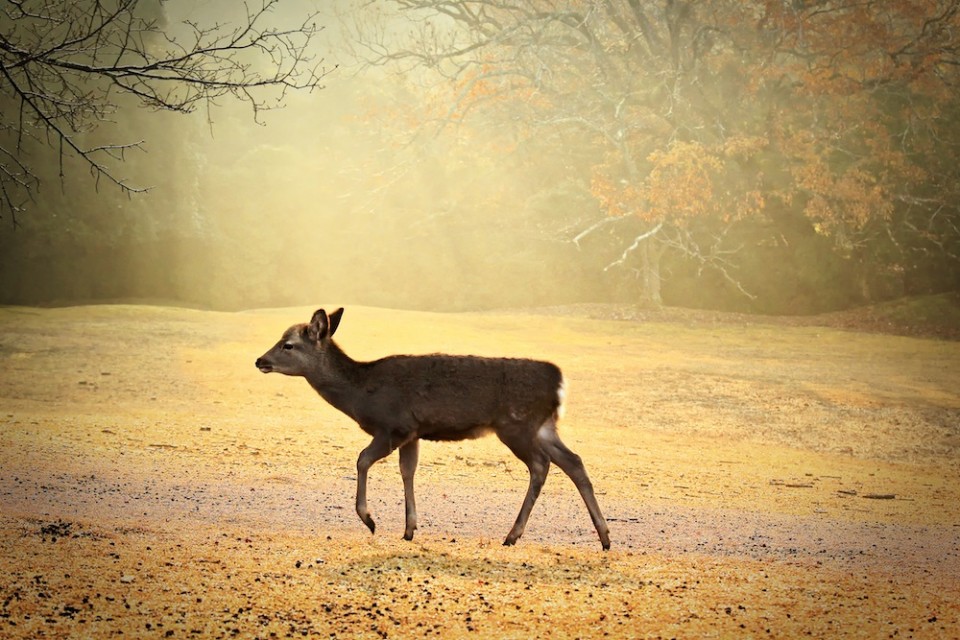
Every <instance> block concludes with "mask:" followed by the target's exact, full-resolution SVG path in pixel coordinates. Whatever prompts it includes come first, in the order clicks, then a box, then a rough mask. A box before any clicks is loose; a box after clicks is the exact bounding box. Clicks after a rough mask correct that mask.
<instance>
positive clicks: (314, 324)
mask: <svg viewBox="0 0 960 640" xmlns="http://www.w3.org/2000/svg"><path fill="white" fill-rule="evenodd" d="M338 320H339V318H338ZM328 327H329V319H328V318H327V312H326V311H324V310H323V309H317V310H316V311H314V312H313V317H312V318H310V324H308V325H307V338H308V339H309V340H310V342H320V341H321V340H323V339H324V338H325V337H326V335H327V329H328ZM331 333H332V332H331Z"/></svg>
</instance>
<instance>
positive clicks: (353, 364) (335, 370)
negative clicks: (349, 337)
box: [307, 342, 363, 419]
mask: <svg viewBox="0 0 960 640" xmlns="http://www.w3.org/2000/svg"><path fill="white" fill-rule="evenodd" d="M361 378H362V372H361V366H360V363H358V362H357V361H356V360H354V359H353V358H351V357H350V356H348V355H347V354H346V353H344V352H343V350H342V349H340V347H338V346H337V345H336V344H335V343H334V342H330V343H329V344H328V345H327V348H326V349H325V350H324V353H323V355H322V356H321V360H320V361H319V363H318V366H317V368H316V369H315V370H314V371H312V372H311V373H310V375H308V376H307V382H309V383H310V386H311V387H313V388H314V390H315V391H316V392H317V393H319V394H320V395H321V397H323V399H324V400H326V401H327V402H329V403H330V404H331V405H332V406H333V407H334V408H336V409H338V410H339V411H341V412H343V413H345V414H347V415H348V416H350V417H351V418H354V419H356V415H355V413H356V411H355V408H356V406H357V403H358V401H359V398H360V395H361V390H362V388H363V384H362V379H361Z"/></svg>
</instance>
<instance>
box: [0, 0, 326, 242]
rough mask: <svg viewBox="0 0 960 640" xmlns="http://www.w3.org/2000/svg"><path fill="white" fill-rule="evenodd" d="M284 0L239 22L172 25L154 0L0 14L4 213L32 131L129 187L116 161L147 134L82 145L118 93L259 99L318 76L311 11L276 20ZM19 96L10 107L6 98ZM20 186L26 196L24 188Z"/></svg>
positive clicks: (13, 205) (99, 0) (273, 101)
mask: <svg viewBox="0 0 960 640" xmlns="http://www.w3.org/2000/svg"><path fill="white" fill-rule="evenodd" d="M278 2H279V0H260V4H259V5H256V6H253V7H251V6H249V5H246V4H245V5H244V9H245V11H244V12H243V15H242V17H241V19H240V21H239V22H238V24H235V25H231V24H219V23H218V24H213V25H200V24H197V23H194V22H184V23H182V24H179V25H167V24H166V21H165V20H164V7H163V5H162V3H160V2H158V1H157V0H80V1H78V2H60V1H59V0H20V1H17V2H6V3H4V5H5V6H4V7H3V9H2V13H3V18H4V19H3V21H2V22H0V102H2V103H3V106H4V109H3V115H2V117H0V149H2V154H0V163H2V164H0V217H3V215H4V214H7V215H9V217H10V218H11V220H12V221H13V222H14V224H16V217H17V215H18V214H20V213H22V212H23V210H24V203H25V202H26V200H27V199H29V194H30V193H31V192H32V191H34V190H35V189H36V188H37V187H38V186H39V178H38V176H37V173H36V171H35V169H34V168H33V166H32V162H33V161H32V160H31V159H30V158H29V157H28V156H27V150H26V148H25V145H24V141H25V139H27V138H29V139H31V140H33V141H35V142H37V143H40V144H43V145H49V146H53V148H54V149H56V150H57V153H58V154H59V157H60V163H61V166H62V159H63V156H62V154H63V153H68V154H70V155H73V156H76V157H78V158H80V159H81V160H83V161H84V162H85V163H86V164H87V165H88V166H89V167H90V170H91V172H92V174H93V175H94V178H95V179H96V180H99V179H100V178H105V179H107V180H108V181H109V182H111V183H113V184H114V185H116V186H117V187H119V188H120V189H121V190H122V191H124V192H126V193H136V192H140V191H144V190H145V188H144V187H138V186H134V185H131V184H129V183H127V182H125V181H124V180H123V179H121V178H119V177H118V176H117V175H116V173H115V170H116V167H115V163H117V162H122V161H123V160H124V159H125V154H126V152H127V151H129V150H132V149H141V148H142V146H143V144H144V141H142V140H139V141H133V142H116V143H108V144H96V145H88V144H86V143H85V142H84V141H83V140H84V134H87V133H89V132H90V131H92V130H94V129H96V128H97V126H98V125H100V124H101V123H103V122H106V121H108V120H109V119H110V118H111V116H112V115H113V114H114V113H115V112H116V111H117V109H118V104H119V103H118V100H120V99H121V96H129V97H133V98H134V99H135V100H136V101H138V102H139V104H140V105H141V106H145V107H149V108H152V109H159V110H165V111H174V112H181V113H188V112H191V111H193V110H194V109H195V108H196V106H197V105H198V104H201V103H203V104H207V105H210V104H214V103H215V101H216V100H217V99H218V98H221V97H229V98H231V99H234V100H239V101H241V102H245V103H247V104H249V105H250V107H251V108H252V110H253V117H254V119H255V120H256V119H257V118H258V115H259V113H260V112H261V111H263V110H266V109H272V108H276V107H278V106H282V104H283V99H284V97H285V95H286V92H287V91H289V90H312V89H315V88H319V87H320V86H321V84H320V83H321V80H322V79H323V77H324V76H325V75H326V73H327V70H326V69H325V68H324V67H323V66H322V63H323V61H322V60H320V59H317V58H316V57H315V56H314V54H313V53H312V50H313V46H314V44H315V42H316V38H317V34H318V33H319V31H320V30H321V27H318V26H317V25H316V23H315V14H311V15H308V16H306V17H305V18H304V19H303V20H302V21H299V22H298V23H297V24H295V25H293V26H290V27H284V28H281V27H278V26H275V25H272V24H271V19H272V18H271V17H272V15H273V12H274V9H275V8H276V6H277V4H278ZM14 105H18V107H15V108H14V109H9V107H11V106H14ZM24 196H26V197H24Z"/></svg>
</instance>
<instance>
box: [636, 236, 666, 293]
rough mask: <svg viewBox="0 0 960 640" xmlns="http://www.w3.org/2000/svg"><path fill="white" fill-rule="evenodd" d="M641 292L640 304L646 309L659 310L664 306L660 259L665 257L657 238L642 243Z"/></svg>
mask: <svg viewBox="0 0 960 640" xmlns="http://www.w3.org/2000/svg"><path fill="white" fill-rule="evenodd" d="M638 249H639V251H640V279H641V283H642V285H643V286H642V289H641V291H640V300H639V304H640V306H641V307H644V308H651V309H659V308H660V307H662V306H663V298H662V297H660V258H661V257H662V256H663V245H661V244H660V242H658V241H657V240H656V239H655V238H648V239H646V240H644V241H643V242H642V243H640V247H638Z"/></svg>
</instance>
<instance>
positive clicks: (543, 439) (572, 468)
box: [537, 418, 610, 550]
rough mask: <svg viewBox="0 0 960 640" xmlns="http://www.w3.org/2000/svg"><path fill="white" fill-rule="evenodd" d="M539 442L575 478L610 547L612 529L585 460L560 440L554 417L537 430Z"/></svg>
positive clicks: (592, 516)
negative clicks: (608, 524)
mask: <svg viewBox="0 0 960 640" xmlns="http://www.w3.org/2000/svg"><path fill="white" fill-rule="evenodd" d="M537 442H538V443H539V445H540V446H541V447H542V448H543V450H544V451H545V452H546V454H547V455H548V456H549V457H550V461H551V462H553V463H554V464H556V465H557V466H558V467H560V468H561V469H562V470H563V472H564V473H565V474H567V476H569V477H570V479H571V480H573V484H575V485H576V487H577V490H578V491H579V492H580V497H582V498H583V501H584V503H586V505H587V511H589V512H590V519H591V520H593V526H594V528H596V530H597V535H598V536H600V544H601V545H602V546H603V548H604V549H605V550H606V549H609V548H610V529H609V528H608V526H607V521H606V519H605V518H604V517H603V513H601V511H600V505H599V504H597V498H596V496H595V495H594V493H593V484H592V483H591V482H590V478H589V476H587V470H586V468H585V467H584V466H583V460H581V459H580V456H578V455H577V454H575V453H574V452H573V451H571V450H570V449H568V448H567V445H565V444H563V441H561V440H560V436H559V434H557V423H556V420H555V419H554V418H550V419H549V420H547V421H546V422H544V423H543V425H541V427H540V429H538V430H537Z"/></svg>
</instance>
